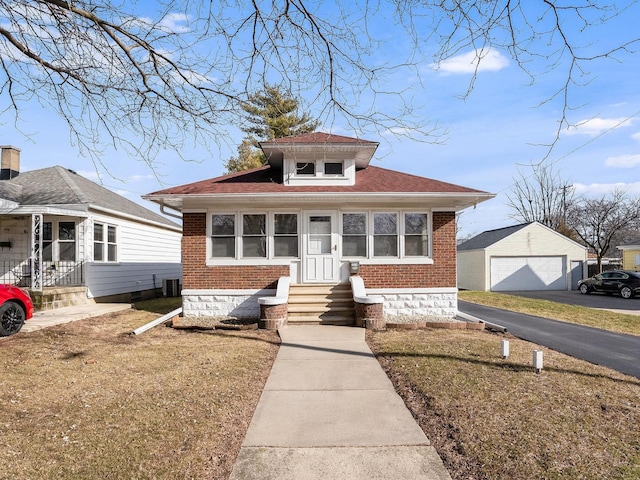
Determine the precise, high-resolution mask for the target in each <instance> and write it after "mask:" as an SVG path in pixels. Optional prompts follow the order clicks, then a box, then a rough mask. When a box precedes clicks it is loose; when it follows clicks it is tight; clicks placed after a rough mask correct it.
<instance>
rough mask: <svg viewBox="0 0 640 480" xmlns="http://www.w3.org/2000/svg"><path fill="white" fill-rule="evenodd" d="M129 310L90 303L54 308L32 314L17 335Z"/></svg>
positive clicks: (121, 304) (124, 306)
mask: <svg viewBox="0 0 640 480" xmlns="http://www.w3.org/2000/svg"><path fill="white" fill-rule="evenodd" d="M130 308H131V305H129V304H128V303H90V304H87V305H74V306H71V307H63V308H54V309H52V310H42V311H39V312H36V313H34V314H33V318H30V319H29V320H27V321H26V322H24V325H23V327H22V329H21V330H20V332H18V335H19V334H20V333H23V332H24V333H29V332H35V331H36V330H41V329H43V328H46V327H50V326H52V325H60V324H62V323H69V322H75V321H76V320H84V319H86V318H91V317H99V316H100V315H106V314H107V313H114V312H120V311H122V310H129V309H130Z"/></svg>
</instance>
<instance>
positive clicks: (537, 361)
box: [533, 350, 542, 373]
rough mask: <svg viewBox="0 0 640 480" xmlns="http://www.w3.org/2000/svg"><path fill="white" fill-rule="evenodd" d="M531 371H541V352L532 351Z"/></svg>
mask: <svg viewBox="0 0 640 480" xmlns="http://www.w3.org/2000/svg"><path fill="white" fill-rule="evenodd" d="M533 369H534V370H535V372H536V373H540V372H541V371H542V350H534V351H533Z"/></svg>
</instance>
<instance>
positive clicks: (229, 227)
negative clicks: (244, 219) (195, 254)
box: [211, 215, 236, 258]
mask: <svg viewBox="0 0 640 480" xmlns="http://www.w3.org/2000/svg"><path fill="white" fill-rule="evenodd" d="M235 222H236V219H235V215H212V216H211V256H212V257H216V258H235V256H236V231H235Z"/></svg>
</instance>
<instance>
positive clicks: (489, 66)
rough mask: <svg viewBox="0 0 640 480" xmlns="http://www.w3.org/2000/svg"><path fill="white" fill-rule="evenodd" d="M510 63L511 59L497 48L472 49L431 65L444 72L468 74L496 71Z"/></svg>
mask: <svg viewBox="0 0 640 480" xmlns="http://www.w3.org/2000/svg"><path fill="white" fill-rule="evenodd" d="M507 65H509V59H508V58H507V57H505V56H504V55H502V54H501V53H500V52H498V51H497V50H493V49H489V50H487V51H479V50H472V51H470V52H467V53H462V54H460V55H456V56H455V57H451V58H448V59H447V60H444V61H442V62H440V63H432V64H431V65H430V67H431V68H432V69H434V70H437V71H439V72H441V73H444V74H452V75H455V74H468V73H474V72H476V71H477V72H484V71H490V72H496V71H498V70H502V69H503V68H506V67H507Z"/></svg>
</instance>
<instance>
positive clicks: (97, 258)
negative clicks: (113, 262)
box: [93, 223, 104, 262]
mask: <svg viewBox="0 0 640 480" xmlns="http://www.w3.org/2000/svg"><path fill="white" fill-rule="evenodd" d="M93 261H94V262H102V261H104V225H103V224H101V223H94V224H93Z"/></svg>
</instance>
